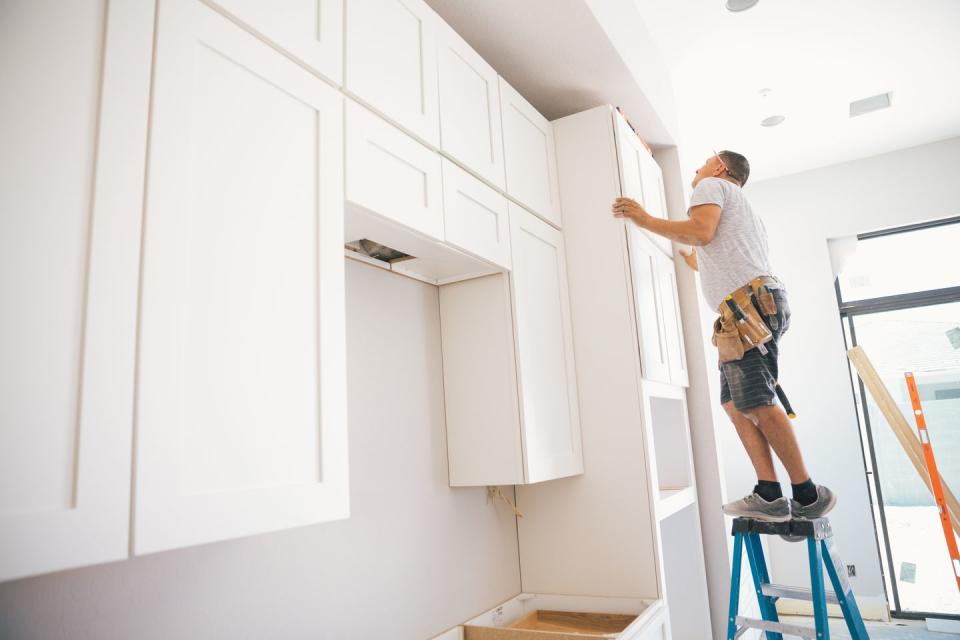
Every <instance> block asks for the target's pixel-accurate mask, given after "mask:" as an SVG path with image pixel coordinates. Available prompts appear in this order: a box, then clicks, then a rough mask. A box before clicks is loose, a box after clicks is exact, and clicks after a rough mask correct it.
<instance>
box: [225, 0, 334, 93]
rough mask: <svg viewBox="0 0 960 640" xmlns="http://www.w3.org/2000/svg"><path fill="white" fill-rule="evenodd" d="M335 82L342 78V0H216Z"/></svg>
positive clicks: (295, 56) (270, 39)
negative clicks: (266, 0) (269, 0)
mask: <svg viewBox="0 0 960 640" xmlns="http://www.w3.org/2000/svg"><path fill="white" fill-rule="evenodd" d="M213 1H214V4H216V5H218V6H220V7H221V8H222V9H223V10H224V11H226V12H227V13H230V14H232V15H233V16H235V17H236V18H237V19H238V20H239V21H241V22H243V23H244V24H246V25H247V26H248V27H249V28H250V29H252V30H253V31H255V32H256V33H257V34H259V35H260V36H262V37H263V38H264V39H266V40H268V41H269V42H271V43H272V44H273V45H274V46H276V47H277V48H279V49H281V50H283V51H285V52H287V53H288V54H290V56H291V57H293V58H295V59H296V60H298V61H299V62H301V63H302V64H304V65H306V66H307V67H309V68H310V69H312V70H313V71H315V72H316V73H318V74H320V75H321V76H323V77H325V78H327V79H328V80H330V81H331V82H333V83H335V84H340V83H341V81H342V79H343V0H273V1H272V2H264V1H263V0H213Z"/></svg>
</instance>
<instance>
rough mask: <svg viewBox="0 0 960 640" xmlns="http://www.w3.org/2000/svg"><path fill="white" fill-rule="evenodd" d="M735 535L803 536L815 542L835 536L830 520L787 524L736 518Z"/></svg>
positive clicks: (801, 521)
mask: <svg viewBox="0 0 960 640" xmlns="http://www.w3.org/2000/svg"><path fill="white" fill-rule="evenodd" d="M733 533H734V534H737V533H758V534H760V535H771V536H777V535H779V536H802V537H805V538H813V539H814V540H825V539H827V538H830V537H832V536H833V530H832V529H831V528H830V519H829V518H816V519H814V520H787V521H786V522H767V521H765V520H755V519H753V518H734V519H733Z"/></svg>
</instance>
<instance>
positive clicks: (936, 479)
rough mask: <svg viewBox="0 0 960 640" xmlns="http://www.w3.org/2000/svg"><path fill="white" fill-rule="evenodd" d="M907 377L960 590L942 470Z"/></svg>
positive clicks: (914, 385)
mask: <svg viewBox="0 0 960 640" xmlns="http://www.w3.org/2000/svg"><path fill="white" fill-rule="evenodd" d="M903 375H904V377H905V378H906V379H907V391H909V392H910V403H911V404H912V405H913V415H914V417H915V418H916V420H917V435H918V436H919V437H920V444H921V446H922V447H923V457H924V458H925V459H926V461H927V473H929V474H930V487H931V488H932V489H933V497H934V498H935V499H936V501H937V507H938V508H939V509H940V524H941V525H942V526H943V537H944V539H945V540H946V541H947V551H949V552H950V563H951V565H952V566H953V576H954V578H956V580H957V589H958V590H960V550H958V549H957V540H956V538H954V536H953V527H952V526H951V525H950V515H949V513H948V512H947V504H946V501H945V500H944V498H943V484H942V483H941V482H940V472H939V471H938V470H937V460H936V458H934V457H933V445H932V444H931V443H930V434H929V433H928V432H927V421H926V419H925V418H924V417H923V408H922V407H921V406H920V394H919V393H917V381H916V379H914V377H913V374H912V373H910V372H909V371H908V372H906V373H905V374H903Z"/></svg>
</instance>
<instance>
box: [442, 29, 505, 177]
mask: <svg viewBox="0 0 960 640" xmlns="http://www.w3.org/2000/svg"><path fill="white" fill-rule="evenodd" d="M438 23H439V34H438V47H437V51H438V52H437V65H438V77H439V82H438V87H439V93H440V146H441V148H442V149H443V150H444V151H445V152H447V153H448V154H450V155H451V156H452V157H454V158H456V159H457V160H458V161H459V162H462V163H463V164H464V165H465V166H466V167H469V168H470V170H471V171H474V172H476V173H477V175H479V176H481V177H482V178H483V179H484V180H486V181H488V182H490V183H491V184H493V185H494V186H496V187H498V188H500V189H503V187H504V175H503V127H502V125H501V123H500V89H499V86H498V82H499V77H498V76H497V72H496V71H495V70H494V69H493V67H491V66H490V65H489V64H487V62H486V61H485V60H484V59H483V58H481V57H480V55H479V54H477V52H476V51H474V50H473V49H471V48H470V45H468V44H467V43H466V41H464V39H463V38H461V37H460V36H459V35H458V34H457V33H456V32H455V31H454V30H453V29H452V28H451V27H450V26H449V25H447V24H446V23H444V22H443V21H441V20H438Z"/></svg>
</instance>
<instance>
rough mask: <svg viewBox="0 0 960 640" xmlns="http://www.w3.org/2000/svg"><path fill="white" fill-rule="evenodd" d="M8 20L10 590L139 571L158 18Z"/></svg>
mask: <svg viewBox="0 0 960 640" xmlns="http://www.w3.org/2000/svg"><path fill="white" fill-rule="evenodd" d="M2 14H3V17H2V19H0V93H2V94H3V95H4V96H7V97H13V96H15V97H16V99H5V100H3V101H2V102H0V139H2V140H3V144H2V145H0V166H2V170H0V211H2V212H3V213H2V215H0V300H3V314H2V315H0V328H2V330H0V354H2V355H0V425H2V427H0V550H2V551H0V580H9V579H13V578H19V577H23V576H27V575H32V574H37V573H44V572H49V571H56V570H61V569H68V568H72V567H77V566H82V565H86V564H93V563H97V562H106V561H111V560H118V559H120V558H123V557H126V555H127V545H128V526H129V505H130V443H131V434H132V419H131V416H132V412H133V378H134V373H133V372H134V352H135V348H134V346H135V342H136V340H135V335H136V308H137V304H136V296H137V272H138V269H137V262H138V258H139V247H140V210H141V204H142V198H143V166H144V164H143V159H144V153H145V147H146V137H147V108H148V100H149V77H150V55H151V48H152V32H153V3H152V2H149V1H143V2H141V1H136V0H134V1H130V2H109V3H108V2H104V1H103V0H82V1H81V0H78V1H76V2H69V3H62V2H55V1H52V0H50V1H42V2H22V3H5V4H4V8H3V10H2ZM64 96H69V99H68V100H66V101H65V100H64ZM51 154H53V156H55V157H56V161H55V162H51Z"/></svg>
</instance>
